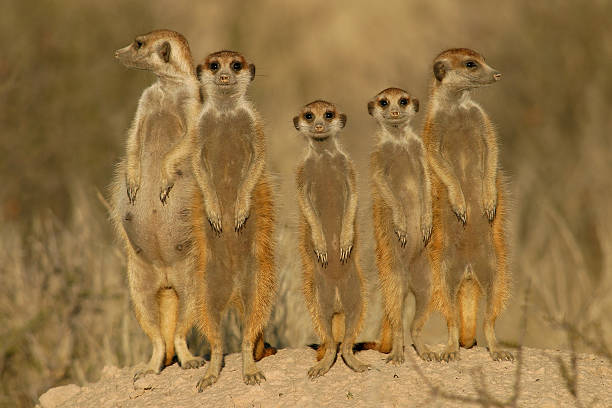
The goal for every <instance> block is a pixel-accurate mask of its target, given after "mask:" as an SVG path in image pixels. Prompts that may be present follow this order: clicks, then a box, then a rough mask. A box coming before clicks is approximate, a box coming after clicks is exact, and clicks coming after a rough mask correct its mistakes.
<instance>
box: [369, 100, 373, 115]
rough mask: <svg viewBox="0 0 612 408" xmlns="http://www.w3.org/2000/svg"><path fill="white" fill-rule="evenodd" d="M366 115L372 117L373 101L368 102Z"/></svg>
mask: <svg viewBox="0 0 612 408" xmlns="http://www.w3.org/2000/svg"><path fill="white" fill-rule="evenodd" d="M368 113H369V114H370V115H371V116H374V101H370V102H368Z"/></svg>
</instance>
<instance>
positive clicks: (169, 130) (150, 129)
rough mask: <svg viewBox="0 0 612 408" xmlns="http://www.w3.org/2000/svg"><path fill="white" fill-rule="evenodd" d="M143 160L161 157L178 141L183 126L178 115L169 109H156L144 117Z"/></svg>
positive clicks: (183, 130)
mask: <svg viewBox="0 0 612 408" xmlns="http://www.w3.org/2000/svg"><path fill="white" fill-rule="evenodd" d="M143 131H144V135H143V136H144V138H143V139H144V140H143V145H142V147H143V156H142V158H143V161H145V162H148V161H151V160H156V159H158V158H160V157H163V156H164V155H165V154H166V153H167V152H168V151H170V150H171V149H172V148H173V146H174V145H175V144H176V143H178V142H179V140H180V139H181V137H182V136H183V134H184V132H185V126H184V124H183V122H182V121H181V119H180V117H179V115H178V114H177V113H175V112H172V111H169V110H158V111H154V112H152V113H150V114H149V115H147V116H146V117H145V118H144V126H143Z"/></svg>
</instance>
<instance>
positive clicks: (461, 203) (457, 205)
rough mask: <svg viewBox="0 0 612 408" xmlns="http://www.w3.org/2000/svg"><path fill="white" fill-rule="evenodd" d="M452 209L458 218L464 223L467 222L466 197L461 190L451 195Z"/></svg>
mask: <svg viewBox="0 0 612 408" xmlns="http://www.w3.org/2000/svg"><path fill="white" fill-rule="evenodd" d="M449 199H450V205H451V209H452V210H453V212H454V213H455V216H456V217H457V220H458V221H460V222H461V223H463V225H465V223H466V222H467V211H466V206H465V197H464V196H463V192H462V191H461V190H459V192H457V193H453V194H450V195H449Z"/></svg>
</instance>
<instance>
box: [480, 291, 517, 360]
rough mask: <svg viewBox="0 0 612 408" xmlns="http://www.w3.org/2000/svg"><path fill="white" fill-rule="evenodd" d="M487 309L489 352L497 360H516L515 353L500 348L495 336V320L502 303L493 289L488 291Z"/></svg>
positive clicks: (486, 329) (485, 320)
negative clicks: (498, 300)
mask: <svg viewBox="0 0 612 408" xmlns="http://www.w3.org/2000/svg"><path fill="white" fill-rule="evenodd" d="M487 292H488V293H487V310H486V313H485V318H484V324H483V326H484V333H485V338H486V339H487V347H488V348H489V354H490V355H491V358H492V359H493V360H495V361H514V355H513V354H512V353H510V352H508V351H505V350H500V349H499V346H498V344H497V338H496V336H495V320H496V319H497V315H498V314H499V312H500V309H501V304H499V303H500V302H497V299H499V296H498V297H495V296H494V295H493V293H492V290H491V289H489V290H488V291H487Z"/></svg>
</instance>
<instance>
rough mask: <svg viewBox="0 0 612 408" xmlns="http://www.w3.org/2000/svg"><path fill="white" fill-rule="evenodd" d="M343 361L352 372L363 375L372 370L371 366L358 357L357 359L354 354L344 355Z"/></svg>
mask: <svg viewBox="0 0 612 408" xmlns="http://www.w3.org/2000/svg"><path fill="white" fill-rule="evenodd" d="M342 359H343V360H344V363H345V364H346V365H347V366H349V368H350V369H351V370H353V371H356V372H358V373H362V372H364V371H366V370H369V369H370V365H369V364H366V363H364V362H363V361H361V360H359V359H358V358H357V357H355V354H353V353H344V354H342Z"/></svg>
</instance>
